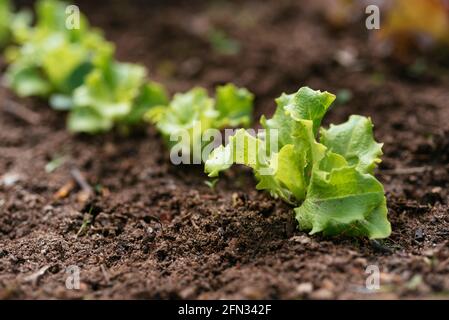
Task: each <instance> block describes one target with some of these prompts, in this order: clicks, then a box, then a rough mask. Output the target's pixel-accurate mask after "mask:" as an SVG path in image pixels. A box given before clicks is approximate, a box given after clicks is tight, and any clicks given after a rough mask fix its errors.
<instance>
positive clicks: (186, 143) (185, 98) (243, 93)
mask: <svg viewBox="0 0 449 320" xmlns="http://www.w3.org/2000/svg"><path fill="white" fill-rule="evenodd" d="M252 108H253V95H252V94H251V93H250V92H249V91H248V90H246V89H243V88H237V87H235V86H234V85H231V84H228V85H225V86H218V87H217V89H216V97H215V99H213V98H211V97H209V95H208V93H207V91H206V90H205V89H204V88H193V89H191V90H190V91H188V92H185V93H177V94H175V95H174V96H173V99H172V100H171V101H170V103H169V104H168V105H166V106H164V105H161V106H159V107H155V108H153V109H151V110H150V111H149V112H148V113H147V114H146V116H145V117H146V119H147V120H149V121H150V122H152V123H154V124H155V125H156V127H157V128H158V130H159V131H160V132H161V134H162V136H163V137H164V138H165V140H166V142H167V144H168V145H169V146H170V147H173V146H174V145H178V146H179V145H180V144H181V145H182V146H179V148H180V149H182V150H183V153H184V156H186V157H189V158H190V157H191V155H193V154H196V153H195V152H192V150H195V148H197V150H202V149H203V147H204V146H205V145H207V144H208V141H203V133H204V132H206V130H208V129H223V128H225V127H228V126H231V127H233V126H237V125H242V126H246V125H248V124H249V123H250V119H251V112H252ZM185 133H186V134H187V137H186V139H182V141H179V137H183V136H184V135H185ZM193 160H202V159H198V157H195V158H194V159H193Z"/></svg>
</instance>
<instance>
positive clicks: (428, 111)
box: [0, 0, 449, 299]
mask: <svg viewBox="0 0 449 320" xmlns="http://www.w3.org/2000/svg"><path fill="white" fill-rule="evenodd" d="M162 3H165V4H162ZM311 3H315V2H312V1H307V2H306V1H274V0H273V1H270V2H264V4H263V5H262V4H261V2H260V1H257V0H253V1H234V2H229V1H226V2H225V1H213V2H210V1H208V2H197V1H185V2H178V3H176V4H175V3H174V1H168V2H167V1H160V3H159V2H158V1H133V2H129V1H126V2H125V1H108V2H106V1H95V2H93V1H84V2H82V3H81V9H82V10H84V11H85V12H86V13H87V14H88V16H89V18H90V19H91V21H92V23H93V24H94V25H96V26H99V27H101V28H103V29H104V30H105V32H106V35H107V36H108V38H110V39H111V40H113V41H114V42H115V43H116V44H117V48H118V56H119V58H120V59H121V60H124V61H133V62H139V63H143V64H145V65H146V66H147V67H148V68H149V70H150V71H151V76H152V77H153V78H154V79H157V80H159V81H161V82H163V83H164V84H165V85H167V87H168V88H169V90H170V91H171V92H174V91H178V90H185V89H188V88H190V87H192V86H195V85H202V86H205V87H207V88H208V89H211V88H213V87H214V86H215V85H217V84H219V83H223V82H227V81H232V82H235V83H236V84H238V85H241V86H246V87H247V88H249V89H250V90H251V91H253V92H254V93H255V94H256V95H257V100H256V112H255V115H256V117H258V116H260V115H261V114H263V113H266V114H271V113H272V112H273V110H274V103H273V98H275V97H277V96H279V95H280V93H281V92H283V91H287V92H292V91H295V90H296V89H297V88H298V87H300V86H303V85H309V86H311V87H313V88H315V89H322V90H328V91H331V92H335V93H338V92H340V90H342V89H349V90H350V91H351V92H352V96H353V98H352V99H351V100H350V101H348V102H346V103H345V104H343V105H336V106H335V107H334V109H333V110H332V111H331V112H330V115H329V118H328V120H327V124H328V123H330V122H340V121H344V120H345V119H346V118H347V117H348V115H349V114H363V115H368V116H371V117H372V119H373V121H374V123H375V125H376V130H375V134H376V136H377V138H378V140H380V141H382V142H384V143H385V147H384V152H385V155H384V158H383V160H384V162H383V163H382V164H381V166H380V168H379V170H378V176H379V177H380V179H381V180H382V182H383V183H384V185H385V189H386V193H387V198H388V205H389V217H390V220H391V222H392V227H393V233H392V235H391V237H390V238H389V239H387V240H385V241H377V242H372V241H371V242H370V241H367V240H357V239H326V238H322V237H320V236H308V235H307V234H306V233H303V232H299V231H297V230H296V227H295V221H294V219H293V213H292V209H291V208H290V207H288V206H287V205H285V204H283V203H281V201H276V200H272V199H270V197H268V196H267V195H265V194H264V193H261V192H257V191H255V188H254V185H255V182H254V180H253V178H252V174H251V172H250V171H249V170H246V169H244V168H235V169H234V170H231V171H230V172H229V173H228V174H226V175H224V176H223V178H222V179H221V180H220V182H219V183H218V185H217V186H216V189H215V191H214V190H212V189H210V188H209V187H208V186H206V185H205V184H204V181H205V180H206V177H205V175H204V174H203V173H202V169H201V167H191V166H189V167H176V166H173V165H171V164H170V162H169V160H168V156H167V152H166V150H165V149H164V147H163V143H162V141H161V139H160V137H159V136H158V135H157V133H156V132H155V130H154V129H153V128H144V129H143V130H138V131H137V132H135V133H133V134H132V135H131V136H129V137H123V136H121V135H120V134H117V133H110V134H107V135H100V136H94V137H91V136H73V135H70V134H68V133H67V132H66V131H65V128H64V125H65V123H64V122H65V115H64V114H62V113H56V112H54V111H52V110H51V109H50V108H49V107H48V106H47V105H46V103H45V102H42V101H37V100H35V99H29V100H23V99H18V98H16V97H15V96H14V95H13V94H12V93H11V92H9V91H8V90H5V89H1V91H0V101H1V103H2V105H3V106H5V105H6V104H8V103H11V101H14V102H16V103H19V104H22V105H24V106H25V107H26V108H28V110H32V111H34V112H36V113H37V114H38V115H40V119H39V121H38V123H37V124H30V123H29V122H27V121H23V119H20V117H18V116H14V115H12V114H11V113H10V112H6V111H4V108H3V111H1V112H0V176H3V178H2V183H0V297H1V298H31V299H35V298H150V299H153V298H164V299H165V298H195V299H196V298H198V299H211V298H238V299H239V298H251V299H254V298H256V299H257V298H268V299H271V298H274V299H290V298H291V299H297V298H341V299H346V298H362V299H363V298H428V297H433V298H438V297H441V298H448V297H449V242H448V240H447V239H448V236H449V215H448V201H449V192H448V187H449V166H448V160H449V156H448V155H449V142H448V141H449V124H448V123H449V105H448V101H449V91H448V88H449V77H448V76H447V75H448V73H447V71H448V69H443V68H442V67H441V65H440V64H438V63H435V62H432V60H431V59H429V60H428V62H429V61H430V64H428V68H427V69H426V70H425V72H424V74H420V75H419V76H416V75H414V74H412V73H410V72H409V71H407V70H408V67H407V66H401V67H398V65H397V64H396V63H395V62H394V61H390V60H387V59H381V58H380V57H378V55H377V53H376V51H375V50H373V46H372V44H371V42H370V41H368V37H369V34H368V32H367V31H366V30H365V29H364V28H363V26H364V22H363V21H360V22H355V23H354V24H353V25H350V26H348V27H347V28H345V29H342V30H339V31H335V30H332V29H330V28H329V27H328V26H327V24H326V23H325V21H323V18H322V15H321V14H320V12H319V11H318V10H317V6H316V5H314V6H312V5H311ZM210 26H215V27H216V28H219V29H221V30H225V31H226V32H227V33H228V34H229V35H231V36H232V38H234V39H237V40H238V41H239V42H240V44H241V50H240V52H239V53H238V55H230V56H226V55H222V54H219V53H217V52H215V51H213V50H211V47H210V44H209V42H208V41H207V36H206V34H207V30H208V28H209V27H210ZM342 50H344V51H346V52H353V53H354V55H353V56H355V62H354V61H352V62H351V61H350V63H349V64H346V65H345V66H343V65H342V64H341V63H338V61H341V59H338V57H336V55H337V53H338V52H341V51H342ZM58 156H64V157H65V160H66V161H65V162H64V164H63V165H62V166H60V167H59V168H57V169H56V170H54V171H53V172H51V173H47V172H46V171H45V170H44V168H45V166H46V164H47V163H48V162H49V161H50V160H52V159H54V158H55V157H58ZM73 169H78V170H80V171H81V172H82V174H83V176H84V177H86V179H87V181H88V182H89V184H90V185H91V186H93V187H95V190H96V193H95V196H94V197H93V198H91V199H90V200H88V201H87V202H86V201H84V199H82V198H83V195H84V194H83V193H82V192H81V190H80V189H79V187H78V186H75V188H74V189H73V190H71V192H69V194H68V196H67V197H65V198H61V197H60V198H59V199H56V198H55V193H56V192H58V190H59V191H60V189H61V187H63V186H67V185H70V183H71V181H72V175H71V170H73ZM5 177H6V180H9V181H5ZM14 180H16V181H14ZM8 182H9V183H10V184H9V185H5V183H6V184H8ZM88 220H90V221H91V223H84V225H83V222H85V221H88ZM370 264H377V265H378V266H379V268H380V270H381V272H382V274H381V284H382V289H381V290H380V291H377V292H370V291H367V290H366V289H365V280H366V277H367V274H366V273H365V269H366V267H367V266H368V265H370ZM70 265H77V266H78V267H79V268H80V270H81V275H80V276H81V289H80V290H68V289H66V287H65V280H66V278H67V276H68V274H67V273H66V272H65V271H66V268H67V267H68V266H70ZM42 268H43V269H42ZM38 271H41V273H40V274H39V273H36V272H38ZM30 276H31V277H30Z"/></svg>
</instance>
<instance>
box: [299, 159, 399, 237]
mask: <svg viewBox="0 0 449 320" xmlns="http://www.w3.org/2000/svg"><path fill="white" fill-rule="evenodd" d="M295 213H296V219H297V220H298V223H299V227H300V228H301V229H303V230H311V231H310V234H315V233H318V232H323V234H324V235H346V236H355V237H363V236H367V237H368V238H370V239H376V238H386V237H388V236H389V235H390V233H391V226H390V223H389V222H388V219H387V207H386V199H385V196H384V189H383V187H382V184H381V183H380V182H379V181H377V180H376V178H374V177H373V176H372V175H370V174H366V173H361V172H360V171H358V170H357V169H356V168H355V167H348V166H346V167H342V168H336V169H333V170H332V171H331V172H324V171H320V170H314V172H313V174H312V179H311V181H310V185H309V188H308V190H307V198H306V200H305V201H304V202H303V203H302V205H301V206H300V207H299V208H296V209H295Z"/></svg>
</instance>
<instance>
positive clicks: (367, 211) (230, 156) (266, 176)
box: [205, 87, 391, 239]
mask: <svg viewBox="0 0 449 320" xmlns="http://www.w3.org/2000/svg"><path fill="white" fill-rule="evenodd" d="M334 100H335V96H334V95H332V94H330V93H328V92H320V91H314V90H312V89H310V88H307V87H304V88H301V89H300V90H299V91H298V92H297V93H295V94H290V95H286V94H283V95H282V96H281V97H280V98H279V99H277V100H276V102H277V110H276V112H275V114H274V116H273V118H271V119H269V120H267V119H265V118H264V117H262V119H261V124H262V126H263V127H264V128H265V129H266V132H265V135H263V136H259V137H254V136H251V135H250V134H249V133H248V132H247V131H245V130H243V129H241V130H239V131H237V133H236V134H235V135H234V136H233V137H231V138H230V139H229V143H228V145H226V146H225V147H224V146H220V147H218V148H217V149H215V150H214V151H213V152H212V153H211V155H210V158H209V160H208V161H207V162H206V164H205V171H206V172H207V173H209V176H211V177H216V176H217V175H218V174H219V172H220V171H223V170H226V169H228V168H230V167H231V165H232V164H243V165H246V166H249V167H251V168H252V169H253V171H254V173H255V176H256V179H257V180H258V184H257V186H256V187H257V189H259V190H267V191H268V192H270V193H271V195H272V196H274V197H280V198H282V199H283V200H285V201H287V202H289V203H292V204H295V205H296V206H298V207H297V208H296V209H295V213H296V219H297V221H298V223H299V227H300V228H301V229H303V230H310V233H311V234H315V233H318V232H322V233H323V234H325V235H338V234H344V235H349V236H367V237H369V238H372V239H374V238H385V237H388V236H389V235H390V233H391V227H390V223H389V222H388V220H387V207H386V199H385V196H384V190H383V187H382V184H381V183H380V182H378V181H377V180H376V178H375V177H374V176H373V171H374V168H375V167H376V165H377V164H378V163H379V162H380V158H379V157H380V156H381V154H382V151H381V146H382V145H381V144H378V143H376V142H375V140H374V138H373V130H372V128H373V125H372V123H371V120H370V119H369V118H365V117H361V116H351V117H350V119H349V120H348V121H347V122H345V123H343V124H341V125H338V126H331V127H330V128H329V129H328V130H325V129H323V128H322V129H321V131H320V136H321V139H320V142H318V141H317V140H316V136H317V133H318V131H319V127H320V124H321V121H322V119H323V117H324V115H325V113H326V111H327V110H328V109H329V107H330V105H331V104H332V102H333V101H334ZM273 141H277V148H274V145H273Z"/></svg>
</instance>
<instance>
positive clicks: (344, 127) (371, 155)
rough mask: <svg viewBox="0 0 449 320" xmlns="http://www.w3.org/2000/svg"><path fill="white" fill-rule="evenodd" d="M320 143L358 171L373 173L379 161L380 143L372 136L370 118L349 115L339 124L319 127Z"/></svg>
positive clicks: (380, 153)
mask: <svg viewBox="0 0 449 320" xmlns="http://www.w3.org/2000/svg"><path fill="white" fill-rule="evenodd" d="M320 141H321V143H322V144H324V145H325V146H326V147H327V148H329V150H331V151H333V152H335V153H338V154H340V155H342V156H343V157H344V158H345V159H346V160H347V161H348V163H349V164H350V165H355V166H356V167H357V169H359V170H360V172H364V173H373V171H374V168H375V167H376V166H377V164H378V163H380V161H381V160H380V156H381V155H382V144H381V143H377V142H376V141H375V140H374V136H373V124H372V122H371V119H369V118H366V117H362V116H355V115H353V116H351V117H350V118H349V120H348V121H347V122H345V123H343V124H340V125H331V126H330V128H329V129H327V130H325V129H321V140H320Z"/></svg>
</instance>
